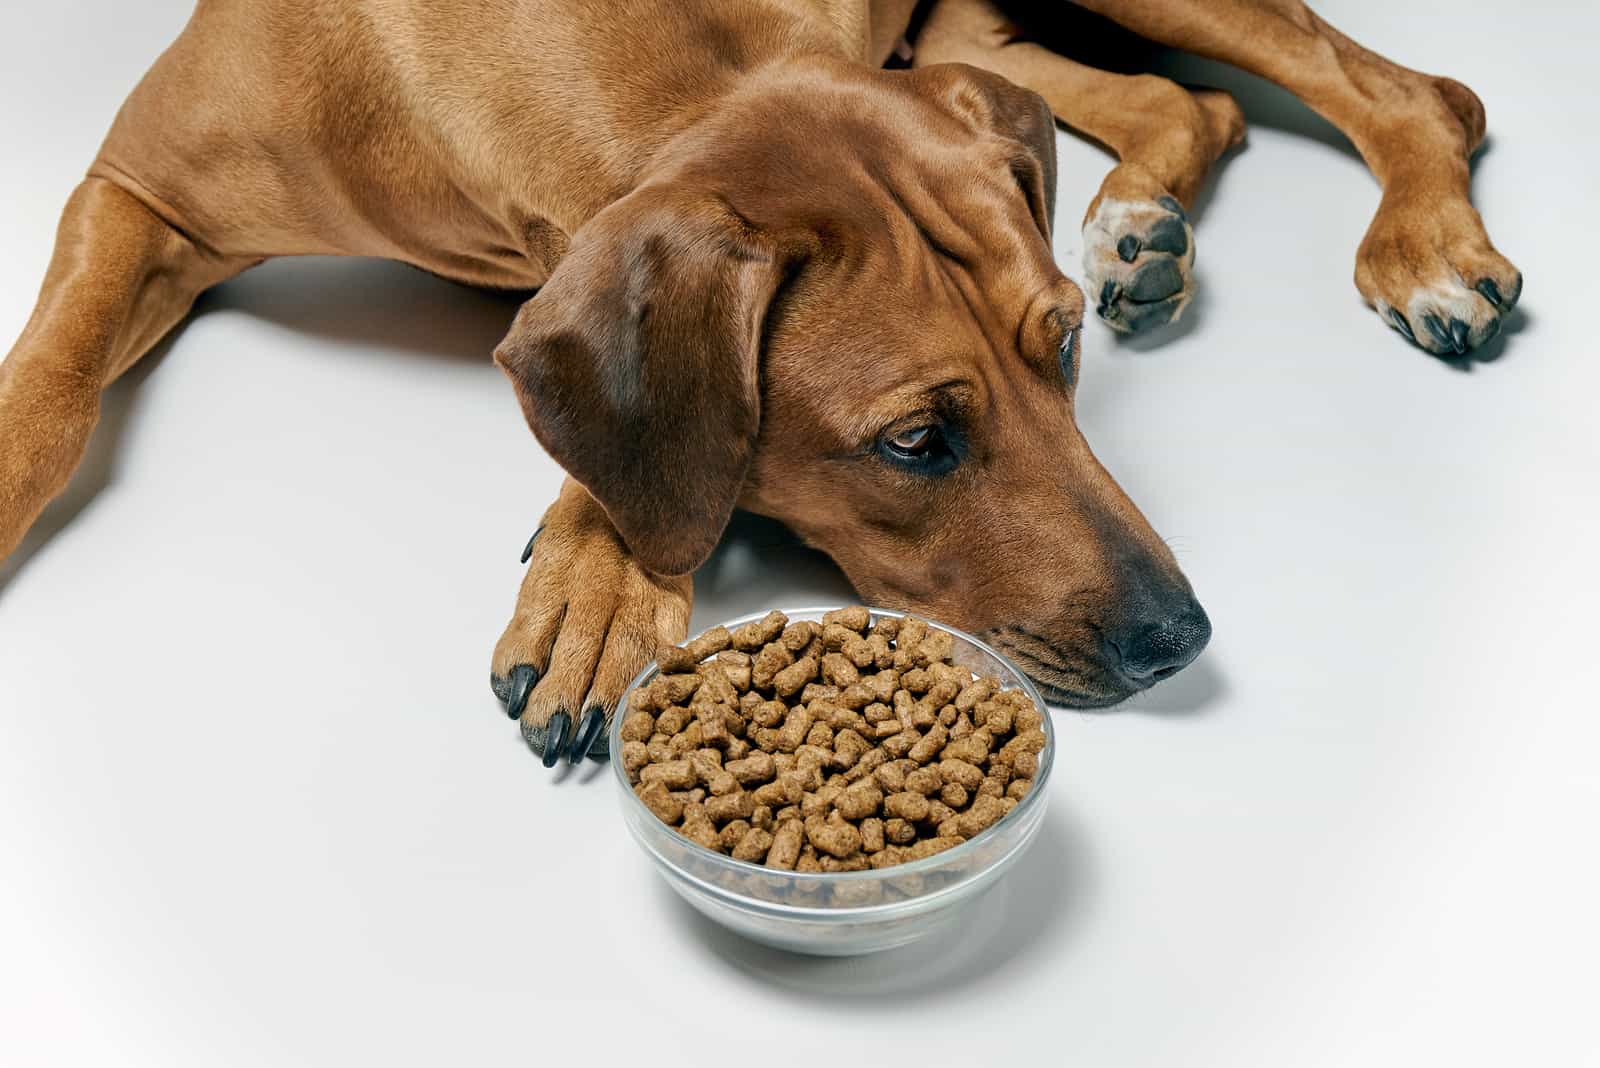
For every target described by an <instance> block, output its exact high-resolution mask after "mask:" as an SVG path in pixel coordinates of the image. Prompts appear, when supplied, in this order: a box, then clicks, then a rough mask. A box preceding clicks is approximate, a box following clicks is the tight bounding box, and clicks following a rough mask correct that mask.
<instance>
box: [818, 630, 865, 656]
mask: <svg viewBox="0 0 1600 1068" xmlns="http://www.w3.org/2000/svg"><path fill="white" fill-rule="evenodd" d="M821 637H822V647H823V648H824V649H826V650H827V651H828V652H830V653H836V652H838V651H839V650H840V649H843V648H844V647H845V646H846V645H849V644H850V643H851V642H858V641H860V640H861V635H860V634H858V633H856V632H855V631H853V630H851V629H850V628H849V627H842V626H840V625H839V624H837V623H825V624H823V627H822V632H821Z"/></svg>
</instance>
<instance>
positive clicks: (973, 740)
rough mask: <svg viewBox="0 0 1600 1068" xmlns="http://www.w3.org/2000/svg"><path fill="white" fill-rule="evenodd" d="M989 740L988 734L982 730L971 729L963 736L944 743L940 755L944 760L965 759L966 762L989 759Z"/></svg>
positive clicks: (971, 762) (979, 761)
mask: <svg viewBox="0 0 1600 1068" xmlns="http://www.w3.org/2000/svg"><path fill="white" fill-rule="evenodd" d="M952 733H953V732H952ZM989 741H990V739H989V736H988V735H987V734H985V733H984V732H983V731H973V732H972V733H971V734H969V735H967V736H966V737H965V738H957V739H955V740H954V741H952V742H951V743H950V744H948V745H946V746H945V747H944V750H943V751H942V754H941V755H942V756H943V757H944V759H945V760H965V761H966V762H967V763H968V764H981V763H983V762H984V761H985V760H988V759H989Z"/></svg>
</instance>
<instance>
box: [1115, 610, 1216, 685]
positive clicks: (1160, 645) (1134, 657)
mask: <svg viewBox="0 0 1600 1068" xmlns="http://www.w3.org/2000/svg"><path fill="white" fill-rule="evenodd" d="M1210 640H1211V620H1209V619H1207V618H1206V610H1205V609H1204V608H1201V607H1200V602H1198V601H1196V600H1194V598H1192V597H1191V598H1188V599H1187V601H1186V602H1185V603H1184V604H1183V606H1182V607H1181V608H1180V609H1178V610H1177V611H1175V612H1174V611H1168V612H1164V613H1159V614H1157V615H1156V616H1155V618H1147V619H1140V620H1136V621H1135V622H1134V623H1133V624H1132V625H1131V626H1127V627H1123V628H1119V629H1118V630H1115V631H1110V632H1108V633H1107V634H1106V646H1107V648H1106V659H1107V660H1109V661H1110V662H1111V664H1112V666H1113V667H1115V669H1116V671H1117V673H1118V674H1120V675H1122V676H1123V677H1124V678H1125V679H1127V680H1128V682H1129V683H1130V684H1131V685H1133V686H1137V687H1140V688H1143V687H1145V686H1149V685H1151V684H1153V683H1157V682H1160V681H1161V680H1162V679H1164V678H1166V677H1167V676H1169V675H1175V674H1177V673H1178V672H1179V671H1180V670H1182V669H1183V668H1185V667H1187V666H1188V665H1189V664H1190V663H1191V662H1192V661H1193V660H1194V658H1195V657H1197V656H1199V655H1200V650H1202V649H1204V648H1205V647H1206V642H1208V641H1210Z"/></svg>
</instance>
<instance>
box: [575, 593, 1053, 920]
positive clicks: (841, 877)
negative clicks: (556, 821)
mask: <svg viewBox="0 0 1600 1068" xmlns="http://www.w3.org/2000/svg"><path fill="white" fill-rule="evenodd" d="M852 607H857V606H856V605H849V604H840V605H823V606H818V605H805V606H801V607H795V608H777V609H771V608H769V609H767V610H766V611H764V612H752V613H750V614H748V615H743V616H737V617H735V618H733V619H730V620H727V621H725V622H723V623H720V624H715V623H714V624H712V626H714V627H715V626H724V627H727V628H728V629H729V630H732V629H733V628H734V627H739V626H743V625H744V624H746V623H754V622H755V621H757V620H759V619H762V618H764V617H765V616H767V615H768V614H770V613H771V612H774V611H777V612H782V613H783V614H784V615H786V616H790V617H791V619H792V618H793V616H795V615H798V614H802V613H805V614H815V615H820V614H822V613H824V612H832V611H836V610H837V609H840V608H852ZM864 607H866V609H867V611H868V612H869V613H871V617H872V619H873V620H874V621H876V620H877V618H878V617H880V616H881V617H885V618H894V619H901V620H904V619H920V620H922V621H923V622H924V623H927V624H928V625H929V626H932V627H938V628H939V629H940V630H944V631H948V632H949V633H950V634H951V635H953V636H954V637H957V638H960V639H962V640H963V641H966V642H969V643H971V644H972V645H974V646H976V647H977V648H978V649H980V650H981V651H983V652H985V653H987V654H989V655H990V656H992V657H994V658H995V659H996V660H998V661H999V662H1000V663H1002V664H1004V665H1005V666H1006V667H1008V668H1010V669H1011V671H1012V673H1013V674H1015V675H1016V677H1017V678H1018V679H1020V680H1021V683H1022V684H1021V686H1020V687H1018V688H1019V689H1021V690H1022V691H1023V693H1025V694H1027V696H1028V698H1029V699H1030V700H1031V701H1033V703H1034V705H1035V706H1036V707H1037V708H1038V709H1039V711H1040V712H1041V713H1043V717H1044V718H1043V723H1042V727H1043V730H1044V737H1045V744H1044V748H1043V749H1041V750H1040V751H1039V770H1038V773H1037V774H1035V775H1034V777H1033V787H1032V788H1031V789H1030V790H1029V791H1028V793H1027V795H1026V796H1025V797H1024V798H1023V799H1022V800H1021V801H1019V802H1017V806H1016V808H1014V809H1012V810H1011V811H1010V812H1007V813H1006V814H1005V815H1004V816H1002V817H1000V818H999V819H997V820H995V821H994V822H993V823H991V824H990V825H989V826H987V827H985V828H984V829H983V830H981V831H979V832H978V833H977V834H975V835H973V836H972V837H971V838H968V839H967V840H966V841H965V842H962V843H961V844H960V845H958V846H955V847H953V848H951V849H946V850H944V851H942V852H939V853H935V854H933V855H932V856H929V857H923V858H922V859H921V860H913V861H908V862H906V863H904V864H893V865H890V866H889V867H885V868H869V869H867V870H866V871H822V872H809V871H785V870H783V869H781V868H769V867H767V866H766V865H765V864H755V863H752V862H751V861H748V860H735V859H734V858H733V857H730V856H728V855H727V854H726V853H719V852H717V851H716V850H714V849H707V848H706V847H705V846H703V845H701V844H700V843H699V842H696V841H694V840H693V839H690V838H685V837H684V836H683V835H681V834H679V835H678V838H679V839H681V840H682V844H683V845H684V846H686V847H688V848H689V849H691V850H694V851H697V852H699V853H702V854H704V855H705V856H706V857H707V858H709V859H710V860H712V861H714V862H715V863H717V864H719V865H722V866H724V867H727V868H731V869H732V870H733V871H735V872H744V873H748V874H750V875H763V876H768V877H772V876H780V877H783V878H786V879H798V880H800V881H801V882H802V883H816V884H818V885H830V886H831V885H836V884H838V883H852V882H861V881H865V880H868V879H883V878H886V877H899V876H906V875H915V874H918V873H920V872H925V871H930V870H932V869H934V868H941V867H944V866H945V865H946V864H949V863H950V862H951V861H953V860H956V859H958V858H960V857H962V856H964V855H969V854H971V853H974V852H976V851H977V847H978V846H980V845H982V844H983V842H984V841H985V840H986V839H988V838H990V837H991V836H993V835H994V834H996V832H998V830H999V829H1000V827H1001V825H1002V824H1005V823H1006V822H1007V821H1008V820H1010V821H1012V825H1013V826H1015V824H1016V822H1017V820H1020V819H1021V817H1022V816H1023V815H1025V814H1026V813H1027V812H1029V811H1031V810H1032V809H1034V808H1037V807H1038V806H1040V805H1042V804H1044V798H1045V796H1046V794H1045V789H1044V788H1045V786H1046V785H1047V784H1048V783H1049V781H1050V772H1051V769H1052V768H1053V767H1054V766H1055V748H1056V732H1055V724H1054V722H1052V719H1051V714H1050V706H1049V704H1047V703H1046V702H1045V700H1044V698H1043V697H1042V696H1040V694H1039V691H1038V689H1037V688H1036V687H1035V686H1034V685H1033V680H1032V679H1030V678H1028V674H1027V672H1025V671H1023V670H1022V668H1021V667H1019V666H1018V665H1017V664H1016V663H1015V662H1013V661H1012V659H1011V658H1010V657H1008V656H1006V655H1005V654H1004V653H1002V652H1000V651H999V650H998V649H995V648H994V647H993V646H991V645H990V644H989V643H988V642H985V641H984V640H983V639H981V638H978V637H976V636H975V635H972V634H969V633H967V632H966V631H964V630H962V629H960V628H959V627H952V626H950V625H949V624H948V623H940V622H939V621H938V620H936V619H929V618H928V617H927V616H922V615H918V614H916V613H915V612H901V611H898V610H896V609H892V608H874V607H872V606H871V605H867V606H864ZM657 670H659V665H658V664H657V662H656V661H654V660H652V661H651V662H650V663H649V665H648V666H647V667H645V669H644V670H643V671H641V672H639V674H638V675H636V676H634V679H633V681H632V682H630V683H629V684H628V688H627V690H626V691H624V692H623V695H622V701H621V702H620V703H619V704H618V706H617V714H616V715H615V716H614V717H613V721H612V725H611V729H610V731H608V732H607V733H608V734H609V735H610V737H609V738H608V739H607V740H608V741H609V743H610V745H611V758H610V761H609V763H610V764H611V772H612V775H613V776H614V777H615V779H616V781H617V785H618V786H620V787H621V788H622V792H623V794H625V795H626V800H625V801H624V804H631V805H632V806H634V808H636V809H637V810H638V811H639V812H640V813H642V814H643V815H644V816H646V817H647V818H649V819H652V820H654V821H655V822H656V823H658V824H660V825H661V826H662V828H664V829H665V830H667V831H669V832H672V833H674V834H676V833H677V832H676V831H675V830H674V828H672V827H668V826H667V825H666V824H665V823H662V822H661V817H659V816H657V815H656V814H655V813H654V812H652V811H650V809H649V808H648V807H647V806H646V805H645V803H644V802H643V801H640V800H639V797H638V795H637V794H635V793H634V792H633V784H632V783H631V782H629V781H628V773H627V771H626V770H624V768H623V766H622V743H621V731H622V721H623V720H624V719H625V718H626V717H627V714H628V713H627V708H628V700H629V698H631V697H632V696H633V691H634V690H636V689H638V687H639V686H640V685H641V684H643V683H644V682H645V681H646V680H647V679H649V678H650V677H651V676H652V675H653V674H654V673H655V672H656V671H657ZM1013 817H1015V819H1013ZM640 844H641V845H644V847H645V849H646V851H647V852H649V853H650V854H651V855H652V856H654V857H656V858H657V859H658V860H660V861H661V862H662V863H665V864H667V865H669V866H671V867H672V869H673V870H674V871H675V872H679V873H681V874H683V875H685V876H687V877H689V878H694V879H695V881H696V882H697V883H703V882H704V880H702V879H699V878H697V877H695V876H694V875H693V874H692V873H690V872H687V871H684V870H683V869H682V868H681V867H680V866H679V865H677V864H674V863H673V862H672V861H671V860H668V859H667V858H666V857H663V856H661V855H660V854H659V853H658V852H656V850H655V849H653V848H651V847H650V846H649V845H648V843H644V842H641V843H640ZM1004 859H1005V858H1004V857H998V858H995V861H992V862H991V863H989V864H986V865H984V867H983V868H982V869H981V870H982V871H988V870H989V869H990V868H992V867H993V866H994V864H995V863H996V862H999V861H1002V860H1004ZM957 888H958V887H957V886H949V887H942V888H940V889H939V890H936V891H934V892H932V893H930V894H925V895H924V894H919V895H916V896H914V897H911V898H909V899H907V900H906V901H894V902H885V903H882V904H877V905H860V906H847V907H845V908H838V909H830V908H819V907H816V906H804V905H801V906H795V905H783V904H779V903H777V902H769V901H765V900H763V899H762V898H759V897H754V896H752V895H749V894H742V893H739V892H737V891H733V890H728V889H726V888H722V887H716V888H715V889H716V891H717V892H718V893H719V894H720V895H722V896H725V897H727V898H730V899H733V900H737V901H746V902H750V903H752V904H755V905H759V906H760V907H761V908H763V909H781V910H783V911H794V912H805V913H817V914H819V915H823V916H841V915H844V914H848V913H851V912H855V913H862V912H872V911H874V910H879V909H894V908H904V907H905V906H906V905H908V904H915V903H920V902H922V901H924V900H932V899H934V898H936V897H938V896H940V895H941V894H943V893H945V892H947V891H950V890H954V889H957Z"/></svg>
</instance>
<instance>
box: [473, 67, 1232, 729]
mask: <svg viewBox="0 0 1600 1068" xmlns="http://www.w3.org/2000/svg"><path fill="white" fill-rule="evenodd" d="M1054 190H1055V152H1054V123H1053V121H1052V118H1051V115H1050V112H1049V109H1048V108H1047V107H1046V105H1045V104H1044V102H1043V101H1042V100H1041V99H1040V98H1039V97H1038V96H1037V95H1035V94H1033V93H1030V92H1028V91H1026V90H1024V89H1021V88H1018V87H1017V86H1015V85H1012V84H1011V83H1010V82H1007V81H1005V80H1004V79H1002V78H999V77H996V76H994V75H991V74H988V73H986V72H983V71H979V70H976V69H973V68H968V67H962V66H948V67H935V68H928V69H925V70H919V71H916V72H909V73H891V72H882V71H864V70H855V69H852V68H846V67H843V66H840V67H837V68H834V67H831V66H829V67H819V68H812V69H808V70H807V71H804V72H799V73H794V72H791V73H789V74H786V75H784V76H782V77H777V78H775V79H774V80H773V81H772V82H771V83H767V84H756V85H753V86H752V87H750V88H749V89H747V90H745V91H741V92H739V93H736V94H735V95H734V96H733V97H732V98H730V99H729V100H728V101H727V102H726V103H725V104H724V106H723V108H722V109H721V111H719V113H718V114H716V115H714V116H713V117H711V118H710V119H708V120H706V121H704V122H702V123H700V124H699V125H698V126H697V127H696V128H694V129H693V130H691V131H690V132H689V133H687V134H685V135H682V136H680V137H679V138H677V139H676V140H675V141H674V142H673V143H672V144H671V145H670V146H669V147H668V149H667V150H666V151H665V152H664V153H663V162H662V163H661V165H660V166H659V167H658V168H657V170H656V171H655V172H654V174H653V176H652V177H651V178H650V179H649V180H648V181H647V182H645V183H644V184H643V185H642V186H640V187H639V188H638V189H637V190H635V191H634V192H633V193H631V194H630V195H628V196H626V197H624V198H623V199H621V200H619V201H617V202H616V203H614V204H612V205H611V206H609V207H607V208H606V209H605V210H604V211H602V212H600V213H599V214H598V215H597V216H595V217H594V218H593V219H592V220H591V221H590V222H589V223H588V224H587V225H585V226H584V227H583V228H582V229H581V230H580V231H579V232H578V233H577V234H576V235H575V237H574V239H573V242H572V247H571V249H570V251H569V252H568V254H567V256H566V258H565V259H563V260H562V261H561V263H560V265H559V266H558V267H557V269H556V270H555V272H554V273H553V275H552V276H551V278H550V280H549V282H548V283H547V284H546V285H545V287H544V288H543V289H542V290H541V291H540V292H539V293H538V294H537V295H536V296H535V297H534V298H533V299H532V300H530V301H529V302H528V303H527V304H526V305H525V306H524V307H523V309H522V311H521V312H520V314H519V315H518V316H517V321H516V324H515V325H514V326H513V328H512V330H511V332H510V334H509V335H508V336H507V338H506V341H505V342H504V343H503V344H502V345H501V347H500V349H499V350H498V352H497V353H496V358H497V359H498V361H499V362H500V364H501V366H502V367H503V368H504V369H505V370H506V372H507V373H508V374H509V376H510V377H511V379H512V381H513V383H514V384H515V386H516V390H517V394H518V397H519V399H520V400H521V403H522V407H523V410H524V412H525V413H526V415H527V418H528V422H529V424H530V425H531V426H532V428H533V430H534V432H535V434H536V435H537V436H538V438H539V440H540V441H541V442H542V443H543V444H544V446H545V447H546V448H547V449H548V450H549V451H550V452H551V454H552V455H553V456H554V457H555V458H556V459H557V460H558V461H559V462H560V463H561V464H562V465H563V466H564V467H566V469H567V470H568V471H569V472H570V473H571V474H572V475H573V477H575V478H576V479H578V481H580V482H581V483H583V484H584V485H585V486H586V487H587V488H588V489H589V491H590V493H592V494H593V495H594V497H595V498H596V499H597V500H598V501H599V502H600V504H601V505H602V506H603V507H604V508H605V510H606V513H607V514H608V515H609V516H610V518H611V519H612V521H613V523H614V524H615V526H616V528H617V530H618V532H619V533H620V534H621V535H622V537H623V539H624V540H625V541H626V542H627V544H628V546H629V548H630V549H631V550H632V552H633V553H634V554H635V555H636V557H637V558H638V559H639V560H640V561H641V562H642V563H643V564H644V565H645V566H646V567H648V568H651V569H653V570H656V571H660V572H664V573H673V574H678V573H683V572H687V571H690V570H693V569H694V568H695V567H697V566H698V565H699V564H700V563H701V562H702V561H703V560H704V559H705V558H706V556H707V555H708V554H709V553H710V552H711V550H712V548H713V547H714V546H715V545H716V543H717V540H718V538H719V537H720V536H721V534H722V531H723V528H724V527H725V526H726V524H727V522H728V519H729V517H730V515H731V514H732V512H733V509H734V508H735V507H736V506H743V507H745V508H748V509H750V510H752V511H756V512H760V513H763V514H766V515H770V516H773V517H776V518H778V519H781V520H783V521H784V522H785V523H787V524H788V525H789V526H791V527H792V528H793V529H794V530H796V531H797V532H798V533H799V534H800V535H801V536H802V537H804V538H805V539H806V541H807V542H809V543H810V544H812V545H814V546H816V547H818V548H820V549H821V550H823V551H824V552H826V553H828V554H829V555H830V556H831V557H832V558H833V559H834V560H835V561H836V562H837V563H838V564H839V565H840V567H841V568H843V570H844V571H845V573H846V574H847V575H848V576H849V578H850V580H851V582H852V583H854V585H855V586H856V588H857V589H858V590H859V592H860V593H861V595H862V596H863V597H864V598H866V599H867V600H868V601H869V602H871V603H875V604H879V605H884V606H889V607H900V608H907V609H911V610H913V611H917V612H920V613H924V614H926V615H928V616H930V617H932V618H935V619H939V620H942V621H945V622H948V623H952V624H955V625H957V626H960V627H963V628H965V629H967V630H971V631H974V632H977V633H979V634H982V635H984V636H985V637H987V638H988V639H989V640H990V641H992V642H994V643H995V644H997V645H999V646H1001V647H1002V648H1004V649H1006V650H1007V651H1008V652H1009V653H1011V654H1012V655H1013V656H1015V657H1016V658H1017V659H1018V661H1019V662H1020V663H1021V664H1022V666H1023V667H1024V668H1025V669H1026V670H1027V671H1028V673H1029V674H1030V675H1032V676H1033V677H1034V678H1035V679H1037V680H1038V681H1040V682H1042V683H1044V684H1045V685H1046V686H1048V687H1049V688H1050V689H1051V690H1052V691H1053V694H1054V696H1055V697H1056V698H1057V699H1059V700H1062V701H1064V702H1066V703H1068V704H1075V705H1080V706H1096V705H1103V704H1110V703H1113V702H1115V701H1118V700H1120V699H1122V698H1124V697H1126V696H1128V695H1129V694H1131V693H1133V692H1135V691H1137V690H1139V689H1142V688H1144V687H1146V686H1148V685H1150V684H1151V683H1153V682H1155V681H1157V680H1159V679H1161V678H1164V677H1166V676H1167V675H1170V674H1172V673H1173V672H1175V671H1177V670H1178V669H1179V668H1181V667H1183V666H1184V665H1185V664H1187V663H1188V662H1189V661H1191V660H1192V659H1193V658H1194V657H1195V656H1196V655H1197V654H1198V653H1199V651H1200V649H1201V647H1202V646H1203V645H1204V644H1205V642H1206V640H1207V638H1208V637H1209V634H1210V624H1209V623H1208V622H1207V620H1206V616H1205V613H1204V612H1203V611H1202V610H1201V608H1200V606H1199V604H1198V603H1197V602H1196V601H1195V599H1194V596H1193V594H1192V593H1191V591H1190V588H1189V584H1188V582H1187V581H1186V580H1185V579H1184V577H1183V575H1182V573H1181V572H1180V571H1179V569H1178V567H1177V564H1176V563H1175V562H1174V560H1173V558H1172V554H1171V553H1170V552H1169V551H1168V549H1167V547H1166V545H1165V543H1163V542H1162V540H1161V539H1160V538H1159V537H1157V536H1156V534H1155V532H1154V531H1153V530H1151V529H1150V526H1149V524H1148V523H1147V522H1146V521H1145V519H1144V517H1143V516H1141V515H1140V514H1139V511H1138V509H1136V508H1135V507H1134V506H1133V504H1132V502H1131V501H1129V500H1128V498H1127V496H1126V495H1125V494H1124V493H1123V492H1122V490H1121V489H1120V488H1119V487H1118V486H1117V484H1116V483H1115V482H1114V481H1113V480H1112V478H1111V476H1110V475H1109V474H1107V473H1106V471H1105V469H1104V468H1103V467H1101V465H1100V463H1099V462H1098V461H1097V460H1096V459H1095V457H1094V454H1093V453H1091V452H1090V451H1089V447H1088V445H1087V444H1086V443H1085V442H1084V440H1083V436H1082V435H1081V434H1080V433H1079V432H1078V428H1077V426H1076V424H1075V422H1074V419H1073V392H1074V388H1075V386H1076V383H1077V377H1078V368H1079V347H1080V346H1079V328H1080V325H1081V322H1082V318H1083V311H1084V303H1083V295H1082V293H1081V292H1080V291H1079V290H1078V287H1077V286H1075V285H1074V284H1073V283H1072V282H1071V281H1069V280H1068V279H1067V278H1066V277H1064V276H1063V275H1062V274H1061V272H1060V271H1058V270H1057V269H1056V266H1055V263H1054V260H1053V257H1052V255H1051V250H1050V237H1049V235H1050V226H1051V218H1052V214H1053V198H1054Z"/></svg>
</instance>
